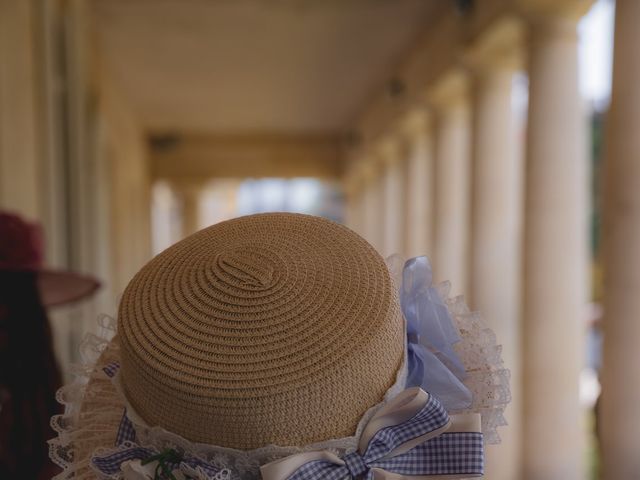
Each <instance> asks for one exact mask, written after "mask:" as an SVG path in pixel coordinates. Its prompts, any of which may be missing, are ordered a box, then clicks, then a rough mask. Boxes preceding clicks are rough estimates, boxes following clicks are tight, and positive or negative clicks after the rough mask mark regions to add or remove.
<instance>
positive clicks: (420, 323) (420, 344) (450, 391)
mask: <svg viewBox="0 0 640 480" xmlns="http://www.w3.org/2000/svg"><path fill="white" fill-rule="evenodd" d="M432 280H433V275H432V271H431V264H430V263H429V259H428V258H427V257H415V258H412V259H410V260H407V262H405V264H404V268H403V271H402V286H401V288H400V302H401V305H402V312H403V313H404V316H405V318H406V320H407V338H408V352H407V353H408V361H409V372H408V377H407V387H421V388H423V389H424V390H426V391H427V392H429V393H431V394H433V395H435V396H436V397H437V398H438V399H439V400H440V402H441V403H442V405H443V406H444V407H445V408H446V409H447V411H456V410H463V409H465V408H469V407H470V406H471V403H472V400H473V397H472V394H471V392H470V391H469V389H468V388H467V387H466V386H465V385H464V383H463V381H464V379H465V377H466V373H465V368H464V365H463V364H462V362H461V361H460V358H459V357H458V355H457V354H456V352H455V350H454V348H453V346H454V345H455V344H456V343H457V342H459V341H460V340H461V339H460V335H459V334H458V330H457V328H456V326H455V325H454V323H453V318H452V317H451V313H450V312H449V309H448V308H447V306H446V304H445V303H444V300H443V299H442V297H441V296H440V294H439V293H438V291H437V290H436V288H434V287H433V286H432Z"/></svg>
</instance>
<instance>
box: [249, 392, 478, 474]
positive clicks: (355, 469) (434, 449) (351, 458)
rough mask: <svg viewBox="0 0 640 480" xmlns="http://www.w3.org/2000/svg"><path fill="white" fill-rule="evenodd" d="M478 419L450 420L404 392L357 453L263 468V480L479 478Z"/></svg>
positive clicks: (373, 423)
mask: <svg viewBox="0 0 640 480" xmlns="http://www.w3.org/2000/svg"><path fill="white" fill-rule="evenodd" d="M479 424H480V419H479V415H475V414H470V415H457V416H454V417H452V418H449V415H448V414H447V412H446V410H445V409H444V408H443V407H442V405H441V404H440V402H439V401H438V400H437V399H436V398H435V397H434V396H432V395H429V394H427V393H426V392H425V391H424V390H422V389H420V388H417V387H414V388H410V389H407V390H405V391H404V392H402V393H401V394H400V395H398V396H397V397H396V398H394V399H393V400H392V401H391V402H390V403H389V404H387V405H386V406H385V407H383V408H382V409H381V410H379V411H378V412H377V413H376V414H375V415H374V417H373V418H372V419H371V420H370V421H369V423H368V424H367V426H366V427H365V429H364V431H363V433H362V436H361V438H360V442H359V445H358V451H356V452H353V453H349V454H347V455H345V456H344V457H342V458H340V457H338V456H337V455H334V454H333V453H330V452H326V451H322V452H308V453H301V454H297V455H293V456H291V457H287V458H284V459H281V460H276V461H275V462H272V463H269V464H267V465H264V466H263V467H262V468H261V469H260V470H261V473H262V478H263V480H346V479H356V478H363V479H366V480H385V479H387V480H392V479H398V478H405V477H408V478H411V479H414V480H417V479H428V478H429V477H432V476H434V475H447V476H448V477H447V478H467V477H478V476H482V473H483V463H484V455H483V441H482V433H481V432H480V427H479Z"/></svg>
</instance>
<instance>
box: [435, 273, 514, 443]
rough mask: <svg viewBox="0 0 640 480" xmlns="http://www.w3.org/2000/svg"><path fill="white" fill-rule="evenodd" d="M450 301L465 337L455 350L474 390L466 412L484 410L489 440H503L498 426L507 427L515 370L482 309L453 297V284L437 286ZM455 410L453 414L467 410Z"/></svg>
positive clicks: (485, 434) (485, 430) (483, 427)
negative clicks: (472, 308)
mask: <svg viewBox="0 0 640 480" xmlns="http://www.w3.org/2000/svg"><path fill="white" fill-rule="evenodd" d="M436 288H437V290H438V293H439V294H440V296H441V297H442V299H443V300H444V301H445V303H446V304H447V307H448V308H449V311H450V312H451V314H452V317H453V319H454V321H455V323H456V327H457V328H458V330H459V332H460V337H461V338H462V340H461V341H460V342H458V343H457V344H455V345H454V349H455V351H456V353H457V354H458V356H459V357H460V360H461V361H462V363H463V365H464V367H465V370H466V372H467V378H465V380H464V384H465V385H466V386H467V387H468V388H469V390H471V392H472V393H473V403H472V405H471V407H470V408H469V409H467V410H465V411H464V412H473V413H480V414H481V416H482V433H483V435H484V440H485V443H488V444H497V443H500V435H499V434H498V431H497V429H498V427H502V426H506V425H507V421H506V420H505V418H504V411H505V409H506V408H507V405H508V404H509V402H510V401H511V390H510V387H509V381H510V376H511V373H510V372H509V370H508V369H507V368H506V367H505V365H504V361H503V359H502V346H501V345H498V343H497V340H496V335H495V333H494V332H493V330H491V329H490V328H489V327H488V326H487V325H486V323H485V322H484V320H483V319H482V316H481V315H480V313H478V312H472V311H470V310H469V307H468V306H467V304H466V303H465V301H464V297H463V296H462V295H460V296H456V297H453V298H450V297H449V294H450V290H451V284H450V283H449V282H443V283H441V284H439V285H437V286H436ZM464 412H451V413H464Z"/></svg>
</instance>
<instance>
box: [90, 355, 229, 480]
mask: <svg viewBox="0 0 640 480" xmlns="http://www.w3.org/2000/svg"><path fill="white" fill-rule="evenodd" d="M119 369H120V364H119V363H117V362H113V363H110V364H108V365H106V366H105V367H104V368H103V369H102V370H103V371H104V373H105V374H106V375H107V376H108V377H109V378H113V377H115V375H116V374H117V373H118V370H119ZM135 440H136V431H135V429H134V427H133V423H132V422H131V420H129V417H128V416H127V412H126V410H125V411H124V413H123V414H122V419H121V420H120V424H119V426H118V432H117V434H116V448H115V449H112V450H110V451H106V452H102V453H100V454H94V455H93V456H92V457H91V466H92V468H93V469H94V470H96V471H98V472H100V473H101V474H103V475H105V476H108V477H113V476H114V475H117V474H118V473H119V472H121V469H122V465H123V464H124V463H125V462H128V461H135V460H139V461H140V462H141V463H142V464H143V465H144V464H145V463H147V462H152V461H158V462H159V463H160V466H161V467H163V468H160V469H157V472H156V477H157V478H161V479H163V480H164V479H166V478H169V479H171V478H176V477H175V476H173V475H172V474H171V473H169V474H168V475H169V476H167V474H165V473H164V470H165V469H166V471H168V472H174V471H180V472H182V473H184V472H199V473H201V474H205V475H206V477H207V478H216V475H218V474H219V473H220V472H222V469H221V468H220V467H219V466H217V465H213V464H211V463H208V462H206V461H205V460H203V459H201V458H198V457H194V456H190V455H188V454H184V455H183V454H180V453H179V452H177V451H176V450H172V449H169V450H164V451H159V450H157V449H155V448H150V447H142V446H140V445H138V444H136V443H135ZM185 478H191V477H190V476H185ZM199 478H200V477H199Z"/></svg>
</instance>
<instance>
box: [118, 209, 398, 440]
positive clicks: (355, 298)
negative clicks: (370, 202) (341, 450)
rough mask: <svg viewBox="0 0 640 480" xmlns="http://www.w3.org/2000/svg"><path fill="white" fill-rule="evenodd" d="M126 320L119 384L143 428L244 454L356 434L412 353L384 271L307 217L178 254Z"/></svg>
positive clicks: (146, 286)
mask: <svg viewBox="0 0 640 480" xmlns="http://www.w3.org/2000/svg"><path fill="white" fill-rule="evenodd" d="M118 322H119V326H118V330H119V332H120V333H119V336H120V342H121V348H122V370H121V376H122V385H123V388H124V391H125V394H126V396H127V399H128V401H129V402H130V404H131V405H132V407H133V408H134V409H135V410H136V412H137V413H138V414H139V415H140V416H141V417H142V418H143V419H144V420H145V421H146V423H147V424H149V425H158V426H161V427H163V428H165V429H166V430H169V431H172V432H174V433H177V434H179V435H181V436H183V437H185V438H187V439H188V440H191V441H194V442H202V443H209V444H215V445H220V446H224V447H230V448H238V449H253V448H258V447H261V446H264V445H268V444H278V445H306V444H309V443H313V442H317V441H323V440H327V439H331V438H338V437H344V436H349V435H352V434H353V433H354V431H355V428H356V426H357V423H358V421H359V419H360V417H361V416H362V415H363V414H364V412H365V411H366V410H367V409H368V408H370V407H371V406H373V405H375V404H376V403H378V402H380V401H381V400H382V398H383V396H384V394H385V392H386V390H387V389H388V388H389V387H390V386H391V385H392V384H393V382H394V381H395V376H396V373H397V371H398V369H399V367H400V364H401V362H402V357H403V348H404V342H403V334H404V326H403V320H402V316H401V313H400V308H399V303H398V299H397V295H396V293H395V288H394V286H393V283H392V280H391V278H390V275H389V272H388V270H387V268H386V265H385V263H384V260H383V259H382V258H381V257H380V255H379V254H378V253H376V251H375V250H374V249H373V248H372V247H371V246H370V245H369V244H368V243H367V242H366V241H364V240H363V239H362V238H360V237H359V236H358V235H357V234H355V233H354V232H352V231H351V230H349V229H347V228H346V227H343V226H341V225H338V224H336V223H333V222H330V221H328V220H324V219H321V218H317V217H312V216H308V215H296V214H284V213H277V214H262V215H253V216H248V217H242V218H238V219H234V220H230V221H227V222H222V223H219V224H217V225H214V226H212V227H209V228H207V229H204V230H202V231H200V232H198V233H196V234H194V235H192V236H190V237H188V238H186V239H185V240H183V241H181V242H179V243H177V244H176V245H174V246H173V247H171V248H169V249H167V250H165V251H164V252H163V253H161V254H160V255H158V256H157V257H155V258H154V259H153V260H152V261H151V262H149V263H148V264H147V265H146V266H145V267H144V268H143V269H142V270H141V271H140V272H139V273H138V274H137V275H136V276H135V277H134V278H133V280H132V281H131V282H130V284H129V285H128V287H127V289H126V291H125V293H124V295H123V298H122V301H121V304H120V311H119V320H118Z"/></svg>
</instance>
